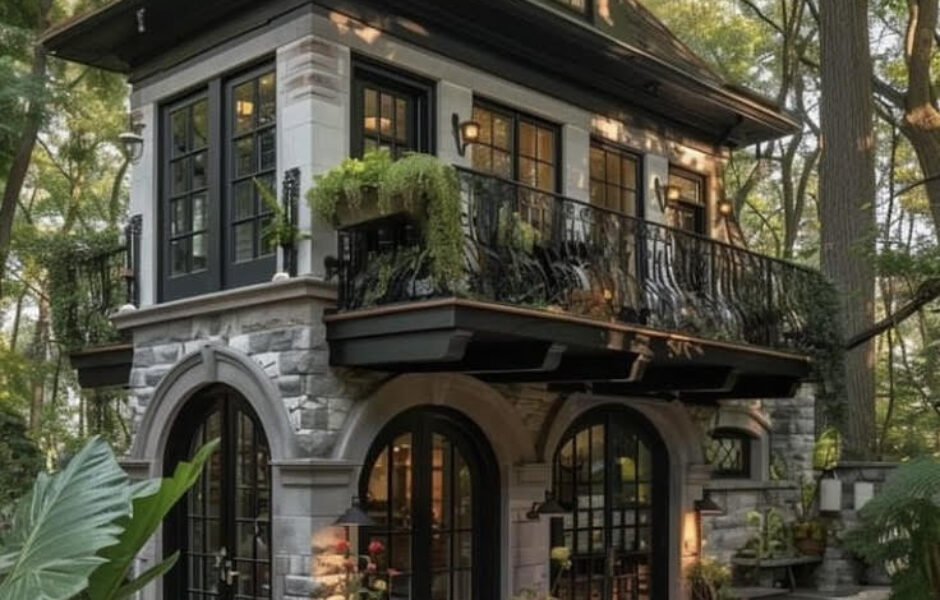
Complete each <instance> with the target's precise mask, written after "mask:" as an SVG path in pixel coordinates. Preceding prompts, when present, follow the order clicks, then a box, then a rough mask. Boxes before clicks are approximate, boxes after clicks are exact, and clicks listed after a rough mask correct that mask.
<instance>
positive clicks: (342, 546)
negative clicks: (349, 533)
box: [336, 539, 349, 554]
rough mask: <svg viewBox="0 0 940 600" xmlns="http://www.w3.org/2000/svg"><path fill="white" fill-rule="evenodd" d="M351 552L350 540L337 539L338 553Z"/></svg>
mask: <svg viewBox="0 0 940 600" xmlns="http://www.w3.org/2000/svg"><path fill="white" fill-rule="evenodd" d="M347 552H349V540H346V539H340V540H337V541H336V553H337V554H346V553H347Z"/></svg>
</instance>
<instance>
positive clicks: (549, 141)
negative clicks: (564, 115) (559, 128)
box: [538, 127, 555, 163]
mask: <svg viewBox="0 0 940 600" xmlns="http://www.w3.org/2000/svg"><path fill="white" fill-rule="evenodd" d="M538 143H539V160H544V161H546V162H550V163H554V162H555V133H554V132H553V131H551V130H550V129H545V128H543V127H540V128H539V131H538Z"/></svg>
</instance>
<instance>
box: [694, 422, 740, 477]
mask: <svg viewBox="0 0 940 600" xmlns="http://www.w3.org/2000/svg"><path fill="white" fill-rule="evenodd" d="M705 461H706V462H707V463H708V464H710V465H711V466H712V469H713V470H712V475H714V476H715V477H720V478H740V479H747V478H749V477H750V476H751V438H750V437H748V436H747V435H746V434H744V433H739V432H731V431H724V432H721V433H713V434H712V436H711V437H710V438H709V440H708V441H707V442H706V444H705Z"/></svg>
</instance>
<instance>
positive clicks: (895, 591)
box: [844, 457, 940, 600]
mask: <svg viewBox="0 0 940 600" xmlns="http://www.w3.org/2000/svg"><path fill="white" fill-rule="evenodd" d="M844 542H845V545H846V547H847V548H849V549H850V550H852V551H853V552H855V553H856V554H858V555H859V556H861V557H862V558H863V559H865V560H866V561H867V562H868V563H870V564H882V565H885V566H886V568H887V569H888V572H889V573H891V581H892V595H891V599H892V600H934V599H935V598H937V597H938V595H940V461H937V460H936V459H934V458H928V457H924V458H918V459H914V460H912V461H911V462H909V463H906V464H904V465H901V466H900V467H898V469H897V470H896V471H895V472H893V473H892V474H891V475H890V476H889V477H888V479H887V481H885V483H884V486H883V487H882V489H881V490H880V491H879V493H878V494H876V495H875V497H874V498H873V499H872V500H870V501H869V502H868V504H866V505H865V507H864V508H862V510H861V511H860V512H859V525H858V526H857V527H856V528H855V529H854V530H852V531H850V532H849V533H848V534H846V536H845V538H844Z"/></svg>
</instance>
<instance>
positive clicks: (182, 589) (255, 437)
mask: <svg viewBox="0 0 940 600" xmlns="http://www.w3.org/2000/svg"><path fill="white" fill-rule="evenodd" d="M215 438H221V445H220V448H219V451H218V452H216V453H215V454H214V455H213V456H212V458H211V459H210V461H209V463H208V464H207V465H206V468H205V470H204V471H203V474H202V476H201V477H200V479H199V481H198V482H197V483H196V485H195V486H194V487H193V488H192V489H191V490H190V491H189V493H188V494H187V495H186V497H185V498H184V499H183V500H182V501H181V502H180V503H179V504H178V505H177V506H176V507H175V508H174V510H173V512H172V513H171V514H170V516H169V518H168V519H167V521H166V524H165V526H164V544H163V547H164V555H169V554H171V553H173V552H175V551H177V550H179V552H180V558H179V560H178V561H177V563H176V566H175V567H174V568H173V570H172V571H171V572H170V573H169V574H168V575H167V577H166V578H165V579H164V597H165V598H166V599H167V600H183V599H185V600H208V599H213V600H215V599H219V600H233V599H235V598H240V599H241V598H244V599H246V600H270V598H271V465H270V463H271V454H270V449H269V446H268V441H267V438H266V437H265V434H264V430H263V429H262V427H261V423H260V421H259V420H258V417H257V416H256V415H255V413H254V412H253V411H252V409H251V407H250V406H249V405H248V402H246V401H245V399H244V398H243V397H242V396H240V395H239V394H238V393H237V392H235V391H234V390H232V389H231V388H229V387H226V386H223V385H216V386H212V387H210V388H207V389H205V390H204V391H201V392H199V393H198V394H196V395H195V396H194V397H193V398H192V399H190V400H189V401H188V402H187V404H186V406H185V407H183V409H182V411H180V413H179V416H178V417H177V418H176V422H175V424H174V425H173V429H172V431H171V434H170V437H169V444H168V445H167V449H166V459H165V461H164V464H165V471H166V473H172V471H173V469H174V468H175V466H176V464H177V463H178V462H179V461H181V460H187V459H188V458H189V457H191V456H192V455H193V453H195V451H196V450H197V449H198V448H199V447H200V446H201V445H202V444H204V443H206V442H207V441H209V440H212V439H215Z"/></svg>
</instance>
